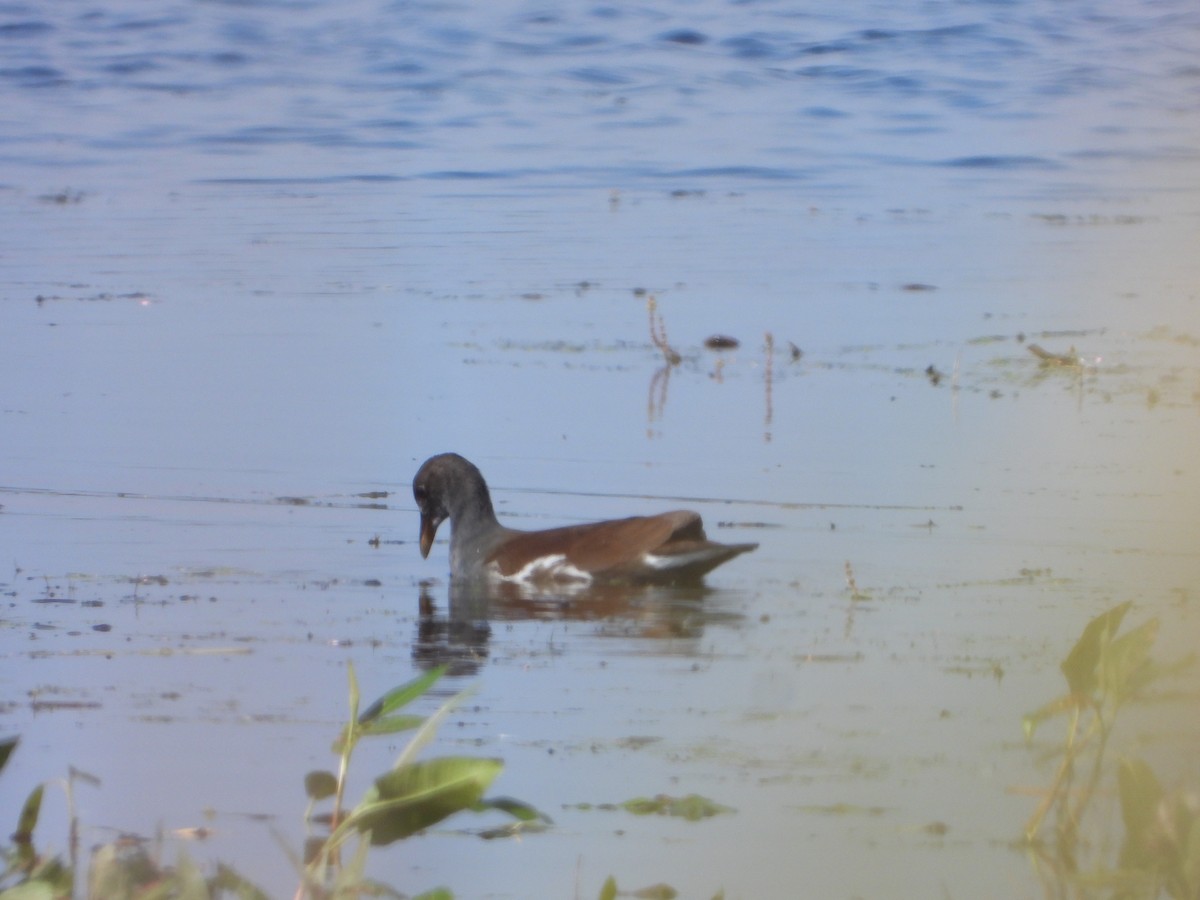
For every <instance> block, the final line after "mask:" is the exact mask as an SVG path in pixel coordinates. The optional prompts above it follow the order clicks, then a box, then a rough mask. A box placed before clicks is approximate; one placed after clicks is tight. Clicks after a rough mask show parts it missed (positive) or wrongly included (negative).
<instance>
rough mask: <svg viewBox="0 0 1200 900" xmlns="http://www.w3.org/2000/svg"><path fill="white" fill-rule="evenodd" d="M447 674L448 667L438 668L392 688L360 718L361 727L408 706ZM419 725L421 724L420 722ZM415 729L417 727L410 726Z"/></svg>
mask: <svg viewBox="0 0 1200 900" xmlns="http://www.w3.org/2000/svg"><path fill="white" fill-rule="evenodd" d="M445 673H446V666H438V667H437V668H435V669H430V670H429V671H428V672H426V673H425V674H424V675H419V676H417V677H416V678H414V679H413V680H412V681H409V682H407V683H405V684H402V685H400V686H399V687H395V688H392V689H391V690H390V691H388V692H387V693H386V694H384V695H383V696H382V697H380V698H379V699H378V700H376V701H375V702H374V703H372V704H371V705H370V706H368V707H367V709H366V712H364V713H363V714H362V715H361V716H359V717H358V724H359V725H366V724H368V723H369V722H371V721H373V720H374V719H378V718H379V717H380V716H384V715H387V714H388V713H390V712H391V711H392V710H394V709H399V708H400V707H401V706H406V705H407V704H409V703H411V702H412V701H414V700H416V699H417V698H418V697H420V696H422V695H423V694H425V692H426V691H428V690H429V689H430V688H431V687H433V685H434V684H436V683H437V680H438V679H439V678H441V677H442V676H443V675H444V674H445ZM418 724H419V722H418ZM410 727H415V726H410Z"/></svg>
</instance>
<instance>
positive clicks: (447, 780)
mask: <svg viewBox="0 0 1200 900" xmlns="http://www.w3.org/2000/svg"><path fill="white" fill-rule="evenodd" d="M503 768H504V764H503V763H502V762H501V761H500V760H498V759H475V758H471V757H454V756H449V757H443V758H441V759H433V760H429V761H428V762H420V763H411V764H409V765H405V766H402V767H401V768H398V769H393V770H392V771H390V772H388V773H387V774H386V775H383V776H381V777H380V778H377V779H376V780H375V786H374V787H373V788H371V790H370V791H368V792H367V795H366V796H365V797H364V798H363V801H362V803H360V804H359V805H358V806H357V807H356V808H355V809H354V811H353V812H352V813H351V814H350V818H349V819H348V820H347V821H353V822H354V825H355V827H357V828H358V830H359V831H363V832H366V831H370V832H371V843H372V844H376V845H383V844H390V843H392V842H393V841H397V840H400V839H401V838H406V837H408V836H410V835H412V834H415V833H416V832H418V831H421V830H423V829H425V828H428V827H429V826H431V825H435V824H437V823H438V822H440V821H442V819H444V818H446V817H447V816H450V815H453V814H454V813H456V812H460V811H461V810H464V809H470V808H471V807H473V806H474V805H475V804H476V803H478V802H479V800H480V798H481V797H482V796H483V792H484V791H485V790H487V788H488V785H490V784H491V783H492V781H493V780H494V779H495V778H496V776H497V775H499V774H500V770H501V769H503Z"/></svg>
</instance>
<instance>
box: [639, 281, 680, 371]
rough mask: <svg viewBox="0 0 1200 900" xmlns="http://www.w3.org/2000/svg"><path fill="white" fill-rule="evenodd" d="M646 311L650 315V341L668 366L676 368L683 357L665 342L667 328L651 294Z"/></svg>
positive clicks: (647, 299)
mask: <svg viewBox="0 0 1200 900" xmlns="http://www.w3.org/2000/svg"><path fill="white" fill-rule="evenodd" d="M646 311H647V312H648V313H649V314H650V340H651V341H653V342H654V346H655V347H657V348H658V349H659V350H661V351H662V355H663V358H664V359H665V360H666V361H667V365H668V366H677V365H679V363H680V362H681V361H682V359H683V357H682V356H680V355H679V354H678V353H676V352H675V348H674V347H672V346H671V345H670V343H669V342H668V341H667V326H666V323H664V322H663V317H662V315H660V314H659V312H658V301H657V300H655V299H654V295H653V294H651V295H650V296H649V297H647V298H646Z"/></svg>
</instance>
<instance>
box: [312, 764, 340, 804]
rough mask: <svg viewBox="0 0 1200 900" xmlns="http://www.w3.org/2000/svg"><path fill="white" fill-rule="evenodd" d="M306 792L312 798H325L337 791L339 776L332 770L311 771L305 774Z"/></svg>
mask: <svg viewBox="0 0 1200 900" xmlns="http://www.w3.org/2000/svg"><path fill="white" fill-rule="evenodd" d="M304 793H305V794H307V795H308V797H309V798H310V799H312V800H324V799H325V798H326V797H332V796H333V795H334V794H336V793H337V776H336V775H334V774H333V773H332V772H323V771H318V772H309V773H308V774H307V775H305V776H304Z"/></svg>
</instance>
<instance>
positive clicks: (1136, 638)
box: [1100, 619, 1158, 702]
mask: <svg viewBox="0 0 1200 900" xmlns="http://www.w3.org/2000/svg"><path fill="white" fill-rule="evenodd" d="M1157 637H1158V619H1151V620H1150V621H1148V622H1144V623H1142V624H1141V625H1139V626H1138V627H1137V628H1135V629H1133V631H1130V632H1128V633H1127V634H1123V635H1121V636H1120V637H1119V638H1117V639H1116V640H1114V641H1113V642H1112V643H1111V644H1109V645H1108V647H1106V648H1105V649H1104V652H1103V654H1102V655H1101V664H1100V674H1101V676H1102V678H1103V682H1102V684H1101V688H1102V689H1103V690H1104V692H1105V693H1107V694H1109V695H1111V696H1112V697H1113V699H1115V700H1117V701H1118V702H1120V701H1122V700H1125V699H1126V698H1128V697H1129V696H1130V695H1131V694H1132V693H1133V692H1134V691H1135V690H1136V689H1137V688H1139V687H1142V686H1144V684H1145V681H1144V678H1143V676H1144V674H1145V673H1146V672H1147V667H1148V665H1149V659H1150V648H1151V647H1152V646H1153V645H1154V640H1155V638H1157Z"/></svg>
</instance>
